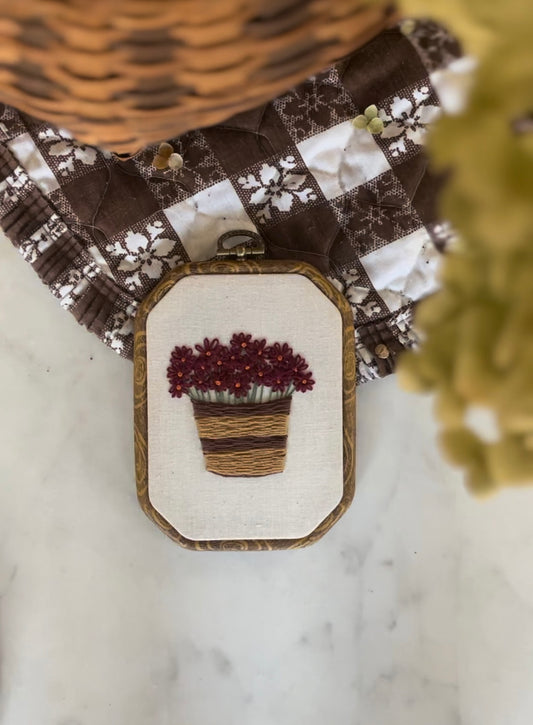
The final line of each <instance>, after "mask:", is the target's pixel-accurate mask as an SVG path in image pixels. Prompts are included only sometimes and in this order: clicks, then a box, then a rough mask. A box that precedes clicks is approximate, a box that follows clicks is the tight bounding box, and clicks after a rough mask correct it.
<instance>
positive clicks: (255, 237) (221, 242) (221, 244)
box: [216, 229, 265, 259]
mask: <svg viewBox="0 0 533 725" xmlns="http://www.w3.org/2000/svg"><path fill="white" fill-rule="evenodd" d="M242 238H245V239H247V241H244V242H241V243H240V244H236V245H234V246H233V247H226V245H225V243H226V242H227V241H228V239H242ZM264 256H265V243H264V241H263V240H262V239H261V237H260V236H259V234H257V232H251V231H250V230H249V229H232V230H231V231H229V232H226V233H225V234H222V236H220V237H219V238H218V242H217V254H216V258H217V259H260V258H262V257H264Z"/></svg>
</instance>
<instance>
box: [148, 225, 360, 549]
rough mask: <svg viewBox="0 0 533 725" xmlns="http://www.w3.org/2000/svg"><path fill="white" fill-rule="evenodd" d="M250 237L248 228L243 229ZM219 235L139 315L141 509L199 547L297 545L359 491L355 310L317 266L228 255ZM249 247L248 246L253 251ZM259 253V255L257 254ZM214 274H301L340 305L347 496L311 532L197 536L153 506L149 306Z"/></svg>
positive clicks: (242, 252) (318, 532)
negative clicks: (185, 283) (211, 248)
mask: <svg viewBox="0 0 533 725" xmlns="http://www.w3.org/2000/svg"><path fill="white" fill-rule="evenodd" d="M245 234H246V235H248V236H255V235H251V234H250V233H249V232H245ZM235 235H237V233H236V232H232V233H230V234H228V235H224V236H223V238H221V240H219V256H218V257H217V258H215V259H213V260H210V261H207V262H195V263H189V264H185V265H183V266H181V267H177V268H176V269H174V270H172V271H171V272H170V273H169V274H168V275H167V276H166V277H165V278H164V279H163V280H162V281H161V282H160V283H159V284H158V285H157V286H156V287H155V289H154V290H153V291H152V292H151V293H150V295H148V297H147V298H146V299H145V300H144V301H143V303H142V304H141V306H140V308H139V311H138V313H137V316H136V319H135V338H134V340H135V341H134V427H135V475H136V481H137V497H138V499H139V503H140V505H141V508H142V509H143V511H144V512H145V514H146V515H147V516H148V518H150V519H151V520H152V521H153V522H154V523H155V524H156V525H157V526H158V527H159V528H160V529H161V530H162V531H163V532H164V533H165V534H167V536H169V537H170V538H171V539H172V540H173V541H175V542H177V543H178V544H180V545H181V546H183V547H185V548H187V549H191V550H195V551H261V550H276V549H299V548H302V547H304V546H308V545H309V544H312V543H314V542H315V541H317V540H318V539H320V538H321V537H322V536H324V534H325V533H326V532H327V531H329V529H330V528H331V527H332V526H333V524H335V523H336V522H337V521H338V520H339V519H340V517H341V516H342V515H343V514H344V513H345V512H346V510H347V509H348V507H349V506H350V504H351V502H352V499H353V497H354V493H355V400H356V395H355V389H356V361H355V342H354V329H353V315H352V311H351V308H350V305H349V304H348V302H347V300H346V299H345V298H344V297H343V296H342V294H341V293H340V292H339V291H338V290H337V289H335V287H334V286H333V285H332V284H331V283H330V282H328V280H327V279H326V278H325V277H324V276H323V275H322V274H321V273H320V272H319V271H318V270H317V269H315V268H314V267H312V266H311V265H310V264H307V263H305V262H299V261H294V260H263V259H259V258H258V257H260V255H261V252H260V250H259V252H258V249H257V247H256V246H254V245H252V246H249V247H246V245H239V246H238V247H235V248H234V250H233V251H234V254H235V256H236V257H237V256H238V258H237V259H232V258H231V257H230V256H228V250H227V249H225V248H224V246H223V242H224V239H225V238H226V237H229V236H235ZM246 249H248V250H250V251H249V252H247V251H246ZM254 257H255V258H254ZM211 274H215V275H217V274H225V275H227V274H261V275H264V274H299V275H302V276H304V277H306V278H307V279H309V280H310V281H311V282H312V283H313V284H314V285H315V286H316V287H317V288H318V289H319V290H320V291H321V292H322V293H323V294H324V295H325V296H326V297H327V298H328V299H329V300H330V301H331V302H332V303H333V304H334V305H335V306H336V307H337V309H338V310H339V312H340V315H341V319H342V328H343V343H342V344H343V351H342V360H343V495H342V498H341V500H340V501H339V503H338V504H337V506H336V507H335V508H334V509H333V510H332V511H331V512H330V513H329V514H328V516H326V518H325V519H324V520H323V521H322V522H321V523H320V524H319V525H318V526H317V527H316V528H315V529H314V530H313V531H312V532H311V533H310V534H308V535H307V536H304V537H301V538H297V539H233V540H231V539H224V540H204V541H195V540H192V539H188V538H187V537H185V536H183V535H182V534H181V533H180V532H179V531H177V530H176V529H175V528H174V526H172V525H171V524H170V523H169V522H168V521H167V520H166V519H165V518H164V517H163V516H162V515H161V514H160V513H159V512H158V511H157V510H156V509H155V508H154V506H153V505H152V503H151V501H150V496H149V481H148V376H147V370H148V368H147V349H146V343H147V337H146V325H147V319H148V315H149V314H150V312H151V310H152V309H153V308H154V307H155V306H156V305H157V304H158V303H159V302H160V301H161V300H162V299H163V297H164V296H165V295H166V294H167V293H168V292H169V291H170V290H171V289H172V288H173V287H174V285H176V284H178V283H179V282H180V280H182V279H184V278H185V277H188V276H190V275H211Z"/></svg>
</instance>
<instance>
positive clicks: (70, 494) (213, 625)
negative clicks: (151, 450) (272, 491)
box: [0, 240, 533, 725]
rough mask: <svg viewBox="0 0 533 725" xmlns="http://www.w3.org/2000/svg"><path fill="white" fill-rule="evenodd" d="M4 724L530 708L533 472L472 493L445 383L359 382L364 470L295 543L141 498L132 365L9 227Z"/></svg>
mask: <svg viewBox="0 0 533 725" xmlns="http://www.w3.org/2000/svg"><path fill="white" fill-rule="evenodd" d="M0 266H1V269H2V272H3V282H2V285H1V286H0V379H1V381H2V384H1V385H0V426H1V438H0V440H1V441H2V442H1V444H0V480H1V486H0V652H1V663H0V724H1V725H34V724H35V725H148V723H149V724H150V725H301V724H302V725H303V724H304V723H305V725H323V723H328V724H329V725H503V724H505V725H529V724H530V723H531V722H532V720H533V689H532V688H531V677H532V673H533V577H532V576H531V561H532V560H533V526H532V524H533V505H532V504H533V489H531V490H529V489H524V490H519V491H506V492H504V493H502V494H501V495H500V496H498V497H495V498H493V499H489V500H487V501H484V502H480V501H475V500H473V499H471V498H470V497H469V496H468V495H467V494H466V493H465V492H464V490H463V488H462V486H461V478H460V475H459V474H458V473H457V472H456V471H454V470H452V469H451V468H449V467H448V466H447V465H446V464H445V463H444V462H443V461H442V460H441V458H440V456H439V454H438V450H437V446H436V443H435V435H436V431H435V426H434V424H433V422H432V418H431V406H432V402H431V400H428V399H424V398H418V397H413V396H409V395H407V394H405V393H403V392H401V391H400V390H398V389H397V387H396V382H395V381H394V380H393V379H389V380H385V381H381V382H377V383H372V384H369V385H367V386H365V387H363V388H362V389H361V390H360V393H359V402H358V447H357V450H358V488H357V492H356V496H355V500H354V503H353V505H352V508H351V509H350V511H349V512H348V513H347V514H346V516H345V517H344V518H343V519H342V520H341V521H340V522H339V523H338V524H337V525H336V526H335V527H334V528H333V529H332V530H331V532H330V533H329V534H328V535H327V536H326V537H325V538H324V539H323V540H322V541H320V542H319V543H318V544H316V545H314V546H312V547H310V548H308V549H303V550H300V551H295V552H276V553H245V554H242V553H236V552H233V553H216V554H204V553H200V554H199V553H195V552H188V551H185V550H182V549H180V548H179V547H177V546H176V545H174V544H173V543H172V542H171V541H170V540H169V539H167V538H166V537H165V536H164V535H163V534H162V533H161V532H159V531H158V530H157V529H156V528H155V526H153V524H151V523H150V521H149V520H148V519H147V518H146V517H145V516H144V515H143V514H142V512H141V511H140V509H139V507H138V505H137V501H136V496H135V488H134V476H133V447H132V406H131V397H132V396H131V382H132V381H131V376H132V369H131V367H130V366H129V364H128V363H127V362H125V361H123V360H121V359H119V358H118V356H116V355H115V354H114V353H113V352H111V351H110V350H108V349H106V348H105V347H104V346H103V345H102V344H101V343H100V342H98V340H96V339H95V338H94V339H93V338H92V337H91V336H90V335H88V334H87V333H86V332H85V331H84V330H82V329H81V328H79V327H78V326H77V325H76V324H75V322H74V321H73V320H72V319H70V317H69V316H68V315H66V314H65V313H64V312H63V311H62V310H61V309H60V308H59V307H58V306H57V304H56V302H55V300H54V299H53V298H51V297H50V296H49V294H48V292H47V291H46V289H44V288H43V287H42V285H40V284H39V282H38V281H37V279H36V277H35V275H34V273H33V272H32V271H31V270H30V269H28V268H27V267H26V265H24V264H23V263H22V261H21V260H20V259H19V258H18V255H17V252H16V251H15V250H13V249H12V248H11V247H10V245H9V244H8V243H7V242H5V241H4V240H0Z"/></svg>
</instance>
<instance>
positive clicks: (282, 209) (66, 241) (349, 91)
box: [0, 21, 465, 382]
mask: <svg viewBox="0 0 533 725" xmlns="http://www.w3.org/2000/svg"><path fill="white" fill-rule="evenodd" d="M464 60H465V59H463V58H461V53H460V49H459V47H458V45H457V42H456V41H455V40H454V39H453V38H452V37H451V36H450V35H449V34H448V33H447V32H446V31H445V30H444V29H443V28H441V27H440V26H438V25H436V24H435V23H433V22H429V21H418V22H416V23H409V25H408V26H407V25H405V24H404V25H402V26H399V27H396V28H393V29H391V30H388V31H385V32H383V33H381V34H380V35H379V36H377V37H376V38H375V39H374V40H372V41H371V42H370V43H368V44H367V45H365V46H364V47H362V48H361V49H359V50H357V51H356V52H354V53H353V54H352V55H351V56H349V57H347V58H344V59H342V60H340V61H339V62H338V63H337V64H336V65H335V66H333V67H331V68H329V69H327V70H325V71H324V72H322V73H319V74H318V75H316V76H314V77H312V78H309V79H308V80H307V81H305V82H304V83H302V84H301V85H299V86H297V87H296V88H294V89H292V90H291V91H289V92H287V93H286V94H284V95H283V96H280V97H279V98H276V99H275V100H274V101H272V102H271V103H269V104H267V105H263V106H261V107H260V108H256V109H254V110H252V111H249V112H245V113H241V114H239V115H238V116H235V117H233V118H231V119H229V120H228V121H227V122H225V123H222V124H220V125H218V126H214V127H211V128H205V129H202V130H195V131H191V132H189V133H186V134H185V135H182V136H180V137H178V138H174V139H171V140H170V143H171V144H172V146H173V147H174V149H175V151H176V152H178V153H179V154H181V156H182V157H183V159H184V166H183V168H181V169H177V170H172V169H167V170H162V171H159V170H157V169H155V168H154V167H153V165H152V160H153V158H154V155H155V154H156V152H157V147H156V146H154V147H149V148H145V149H143V150H142V151H140V152H139V153H138V154H136V155H135V156H134V157H133V158H131V159H128V160H124V159H119V158H117V157H116V156H114V155H113V154H112V153H110V152H107V151H103V150H100V149H97V148H93V147H90V146H84V145H81V144H79V143H77V142H76V141H75V140H74V139H73V138H72V137H71V136H70V135H69V134H68V133H67V132H66V131H64V130H62V129H58V128H55V127H52V126H50V125H49V124H47V123H44V122H42V121H38V120H36V119H34V118H30V117H28V116H26V115H24V114H22V113H19V112H18V111H17V110H15V109H13V108H10V107H8V106H2V105H1V104H0V111H1V113H0V224H1V226H2V227H3V229H4V230H5V232H6V234H7V236H8V237H9V238H10V239H11V241H12V242H13V244H15V245H16V246H17V247H18V249H19V251H20V253H21V254H22V256H23V257H24V259H25V260H26V261H27V262H29V263H30V264H31V265H32V266H33V268H34V269H35V271H36V272H37V274H38V275H39V276H40V278H41V280H42V281H43V282H44V283H45V284H46V285H47V286H48V287H49V288H50V290H51V291H52V293H53V294H54V295H55V296H56V297H57V298H58V299H59V302H60V304H61V306H62V307H63V308H65V309H67V310H70V312H72V314H73V315H74V317H75V318H76V319H77V320H78V322H80V323H82V324H84V325H85V326H86V327H87V328H88V329H89V330H91V331H92V332H94V333H96V334H97V335H98V337H99V338H100V339H101V340H103V341H104V342H105V343H106V344H107V345H109V346H110V347H111V348H113V349H114V350H115V351H116V352H118V353H120V354H121V355H123V356H124V357H126V358H131V356H132V348H133V334H132V333H133V324H132V323H133V318H134V316H135V313H136V310H137V309H138V306H139V303H140V302H141V301H142V299H143V298H144V297H145V296H146V295H147V293H148V292H149V291H150V290H151V289H152V288H153V287H154V286H155V285H156V284H157V282H158V281H159V279H160V278H161V277H162V276H163V275H164V274H165V273H166V272H167V271H168V270H170V269H172V268H173V267H175V266H176V265H179V264H181V263H183V262H186V261H189V260H193V261H197V260H203V259H208V258H210V257H212V256H213V255H214V254H215V251H216V249H215V248H216V240H217V239H218V237H219V236H220V235H221V234H222V233H224V232H226V231H229V230H231V229H250V230H254V231H258V232H259V233H260V235H261V236H262V237H263V239H264V241H265V243H266V247H267V255H268V256H270V257H274V258H299V259H302V260H304V261H307V262H310V263H311V264H313V265H314V266H316V267H318V268H319V269H320V270H321V271H322V272H323V273H324V274H325V275H326V276H327V277H328V278H329V279H330V280H331V281H332V282H333V284H335V285H336V286H337V287H338V289H340V290H341V291H342V292H343V293H344V294H345V295H346V297H347V298H348V300H349V302H350V304H351V306H352V309H353V315H354V325H355V335H356V343H357V355H358V379H359V382H363V381H366V380H370V379H373V378H376V377H381V376H384V375H386V374H388V373H390V372H392V371H393V370H394V364H395V359H396V357H397V355H398V353H399V352H401V351H402V350H403V349H404V348H406V347H410V346H412V345H413V344H415V343H416V334H415V332H414V331H413V328H412V317H413V309H414V306H415V304H416V302H417V301H418V300H419V299H421V298H423V297H424V296H426V295H428V294H429V293H431V292H432V291H433V290H434V289H435V288H436V269H437V266H438V260H439V256H440V254H441V252H442V250H443V248H444V246H445V245H446V242H447V240H448V238H449V236H450V231H449V228H448V226H447V225H446V224H445V223H443V222H442V221H441V220H439V219H438V216H437V210H436V197H437V193H438V191H439V189H440V187H441V184H442V179H441V178H439V177H437V176H436V175H435V174H434V173H433V172H432V171H431V170H430V169H429V167H428V161H427V158H426V155H425V153H424V140H425V136H426V133H427V128H428V124H430V123H431V122H432V121H434V120H435V119H436V118H438V117H439V115H440V114H441V113H442V112H443V111H444V112H445V111H446V110H450V111H452V112H453V111H454V110H456V107H457V105H458V103H459V101H458V88H460V87H461V85H462V81H460V79H461V78H462V77H463V76H464V72H465V65H464ZM458 79H459V80H458ZM370 105H375V106H376V107H377V109H378V111H379V116H380V117H381V118H382V120H383V121H384V130H383V132H382V133H380V134H376V135H372V134H371V133H369V132H368V130H367V129H365V128H363V129H360V128H355V127H354V125H353V124H352V120H353V119H354V117H355V116H357V115H358V114H361V113H363V112H364V110H365V108H366V107H368V106H370Z"/></svg>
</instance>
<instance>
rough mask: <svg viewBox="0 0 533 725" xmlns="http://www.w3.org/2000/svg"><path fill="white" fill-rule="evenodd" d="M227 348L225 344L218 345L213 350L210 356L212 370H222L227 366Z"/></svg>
mask: <svg viewBox="0 0 533 725" xmlns="http://www.w3.org/2000/svg"><path fill="white" fill-rule="evenodd" d="M229 357H230V355H229V350H228V348H227V347H226V346H225V345H219V346H218V347H217V349H216V350H215V351H214V352H213V355H212V357H211V365H212V367H213V371H215V372H216V371H217V370H219V371H220V370H222V369H224V368H226V367H227V364H228V360H229Z"/></svg>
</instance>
